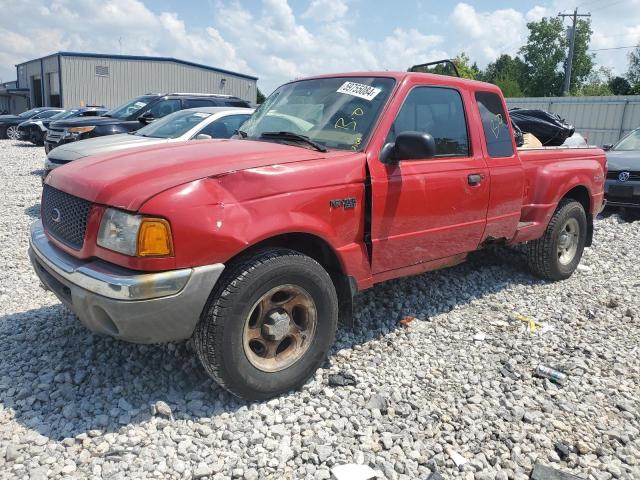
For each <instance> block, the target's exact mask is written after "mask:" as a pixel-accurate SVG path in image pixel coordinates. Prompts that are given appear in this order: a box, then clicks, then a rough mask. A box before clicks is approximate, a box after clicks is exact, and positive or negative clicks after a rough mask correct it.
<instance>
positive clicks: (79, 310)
mask: <svg viewBox="0 0 640 480" xmlns="http://www.w3.org/2000/svg"><path fill="white" fill-rule="evenodd" d="M29 255H30V257H31V261H32V263H33V266H34V269H35V271H36V273H37V274H38V277H39V278H40V280H41V281H42V283H43V284H44V285H45V286H46V287H47V288H48V289H50V290H51V291H52V292H53V293H54V294H55V295H56V296H57V297H58V298H59V299H60V300H61V301H62V302H63V303H64V304H65V305H67V306H68V307H69V308H70V309H71V310H72V311H73V312H74V313H75V314H76V315H77V316H78V317H79V318H80V320H81V321H82V323H84V324H85V325H86V326H87V327H88V328H89V329H91V330H93V331H96V332H99V333H105V334H107V335H111V336H114V337H117V338H121V339H123V340H127V341H132V342H137V343H156V342H164V341H173V340H181V339H185V338H189V337H190V336H191V333H192V332H193V329H194V328H195V326H196V324H197V322H198V320H199V318H200V314H201V313H202V310H203V308H204V306H205V304H206V301H207V298H208V297H209V294H210V292H211V289H212V288H213V286H214V285H215V283H216V281H217V280H218V278H219V277H220V274H221V273H222V271H223V270H224V265H223V264H221V263H218V264H213V265H206V266H202V267H196V268H185V269H180V270H170V271H166V272H154V273H140V272H136V271H133V270H128V269H124V268H121V267H118V266H116V265H113V264H110V263H107V262H104V261H102V260H95V259H92V260H79V259H77V258H74V257H72V256H71V255H68V254H67V253H65V252H63V251H62V250H61V249H59V248H58V247H56V246H55V245H53V244H52V243H51V242H49V240H48V238H47V236H46V235H45V233H44V228H43V226H42V222H41V221H37V222H35V223H34V224H33V225H32V226H31V238H30V248H29Z"/></svg>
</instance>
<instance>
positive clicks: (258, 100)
mask: <svg viewBox="0 0 640 480" xmlns="http://www.w3.org/2000/svg"><path fill="white" fill-rule="evenodd" d="M266 99H267V97H265V96H264V93H262V92H261V91H260V89H259V88H258V93H257V94H256V103H258V104H260V103H262V102H264V101H265V100H266Z"/></svg>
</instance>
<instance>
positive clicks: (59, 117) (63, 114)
mask: <svg viewBox="0 0 640 480" xmlns="http://www.w3.org/2000/svg"><path fill="white" fill-rule="evenodd" d="M77 111H78V110H77V109H76V110H64V111H62V112H58V113H56V114H55V115H54V116H53V117H51V120H62V119H63V118H69V117H71V116H72V115H74V114H75V113H76V112H77Z"/></svg>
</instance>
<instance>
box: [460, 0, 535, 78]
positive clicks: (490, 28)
mask: <svg viewBox="0 0 640 480" xmlns="http://www.w3.org/2000/svg"><path fill="white" fill-rule="evenodd" d="M449 21H450V22H451V23H452V24H453V26H454V27H455V28H456V30H457V33H458V35H457V37H458V38H460V39H464V40H462V41H461V42H460V43H461V49H462V50H464V51H465V53H467V54H468V55H469V56H470V58H471V59H472V60H474V61H477V62H478V63H479V64H480V65H484V64H486V63H488V62H491V61H493V60H495V59H496V58H497V57H499V56H500V55H501V54H503V53H508V54H511V55H513V54H515V53H516V52H517V51H518V49H519V48H520V46H521V45H522V44H523V43H524V42H525V41H526V21H525V17H524V14H523V13H522V12H519V11H517V10H514V9H513V8H506V9H500V10H494V11H491V12H479V11H477V10H476V9H475V8H474V7H473V6H471V5H469V4H467V3H458V4H457V5H456V6H455V7H454V9H453V12H452V13H451V15H450V16H449Z"/></svg>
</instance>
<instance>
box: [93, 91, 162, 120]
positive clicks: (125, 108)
mask: <svg viewBox="0 0 640 480" xmlns="http://www.w3.org/2000/svg"><path fill="white" fill-rule="evenodd" d="M155 98H158V97H156V96H152V95H149V96H143V97H138V98H134V99H133V100H131V101H130V102H128V103H125V104H124V105H120V106H119V107H116V108H114V109H113V110H110V111H108V112H107V113H105V114H104V116H105V117H114V118H120V119H124V118H127V117H130V116H131V115H133V114H134V113H136V112H138V111H140V110H141V109H142V108H144V107H146V106H147V104H148V103H149V102H150V101H151V100H153V99H155Z"/></svg>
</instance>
